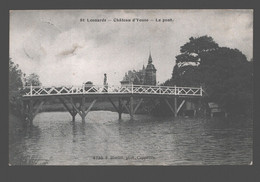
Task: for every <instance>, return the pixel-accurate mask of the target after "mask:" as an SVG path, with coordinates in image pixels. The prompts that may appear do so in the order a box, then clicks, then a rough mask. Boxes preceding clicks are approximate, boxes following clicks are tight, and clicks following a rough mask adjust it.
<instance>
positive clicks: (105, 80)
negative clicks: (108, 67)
mask: <svg viewBox="0 0 260 182" xmlns="http://www.w3.org/2000/svg"><path fill="white" fill-rule="evenodd" d="M107 89H108V84H107V74H106V73H105V74H104V92H107V91H108V90H107Z"/></svg>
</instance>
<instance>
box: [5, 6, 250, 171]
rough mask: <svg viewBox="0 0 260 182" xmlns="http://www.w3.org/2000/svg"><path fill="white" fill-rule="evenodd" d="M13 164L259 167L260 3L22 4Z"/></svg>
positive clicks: (16, 21)
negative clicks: (256, 78) (256, 52)
mask: <svg viewBox="0 0 260 182" xmlns="http://www.w3.org/2000/svg"><path fill="white" fill-rule="evenodd" d="M9 14H10V37H9V39H10V52H9V55H10V56H9V165H10V166H16V165H48V166H49V165H59V166H60V165H66V166H92V165H102V166H103V165H109V166H113V165H123V166H128V165H160V166H161V165H166V166H183V165H252V164H253V117H252V113H253V62H254V59H253V10H250V9H233V10H232V9H229V10H221V9H218V10H214V9H203V10H202V9H192V10H189V9H185V10H182V9H167V10H161V9H144V10H127V9H121V10H118V9H117V10H113V9H109V10H107V9H102V10H101V9H99V10H94V9H92V10H90V9H82V10H10V13H9Z"/></svg>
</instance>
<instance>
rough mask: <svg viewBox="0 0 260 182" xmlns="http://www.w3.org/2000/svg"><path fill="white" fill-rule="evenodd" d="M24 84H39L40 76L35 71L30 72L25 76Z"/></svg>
mask: <svg viewBox="0 0 260 182" xmlns="http://www.w3.org/2000/svg"><path fill="white" fill-rule="evenodd" d="M25 85H26V86H30V85H32V86H40V85H41V82H40V77H39V75H37V74H36V73H31V74H30V75H29V76H27V77H26V78H25Z"/></svg>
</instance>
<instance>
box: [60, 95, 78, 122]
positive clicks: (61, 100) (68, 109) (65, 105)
mask: <svg viewBox="0 0 260 182" xmlns="http://www.w3.org/2000/svg"><path fill="white" fill-rule="evenodd" d="M59 100H60V102H61V103H62V104H63V106H64V107H65V108H66V109H67V111H68V112H69V113H70V115H71V116H72V121H75V116H76V115H77V111H76V110H75V109H74V107H72V108H71V109H70V108H69V106H68V105H67V104H66V102H65V99H62V98H60V99H59Z"/></svg>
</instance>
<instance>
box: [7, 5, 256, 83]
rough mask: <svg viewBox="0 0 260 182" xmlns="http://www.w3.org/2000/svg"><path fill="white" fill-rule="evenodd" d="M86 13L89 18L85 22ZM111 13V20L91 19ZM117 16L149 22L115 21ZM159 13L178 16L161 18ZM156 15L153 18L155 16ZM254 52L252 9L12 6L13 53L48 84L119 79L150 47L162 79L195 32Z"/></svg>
mask: <svg viewBox="0 0 260 182" xmlns="http://www.w3.org/2000/svg"><path fill="white" fill-rule="evenodd" d="M81 18H84V19H85V22H80V19H81ZM97 18H105V19H106V20H107V22H95V23H94V22H87V19H97ZM114 18H118V19H120V18H124V19H133V18H140V19H149V20H150V21H149V22H114V21H113V19H114ZM156 18H157V19H163V18H166V19H173V21H171V22H163V23H162V22H156V21H155V20H156ZM108 20H111V21H108ZM151 20H153V21H151ZM203 35H208V36H211V37H213V39H214V40H215V41H216V42H217V43H218V44H219V46H223V47H224V46H226V47H230V48H237V49H239V50H240V51H242V53H244V54H245V55H246V56H247V58H248V60H250V59H251V58H252V56H253V11H252V10H30V11H27V10H26V11H25V10H15V11H10V57H11V58H12V60H13V61H14V62H15V63H17V64H19V66H20V68H21V70H22V71H23V72H24V73H26V74H27V75H28V74H30V73H33V72H34V73H37V74H38V75H39V76H40V80H41V82H42V83H43V85H46V86H50V85H57V86H58V85H80V84H82V83H83V82H86V81H89V80H90V81H93V82H94V84H102V83H103V75H104V73H107V80H108V83H109V84H114V85H119V84H120V81H121V80H122V78H123V76H124V74H125V72H127V71H128V70H132V69H135V70H139V69H141V68H142V65H143V64H145V65H146V64H147V61H148V56H149V50H151V54H152V58H153V63H154V65H155V67H156V68H157V80H158V81H159V82H160V83H162V82H164V81H165V80H167V79H169V78H170V77H171V73H172V69H173V66H174V64H175V56H176V55H178V54H179V53H180V46H182V45H183V44H185V43H186V42H188V41H189V38H190V37H191V36H193V37H198V36H203Z"/></svg>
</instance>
